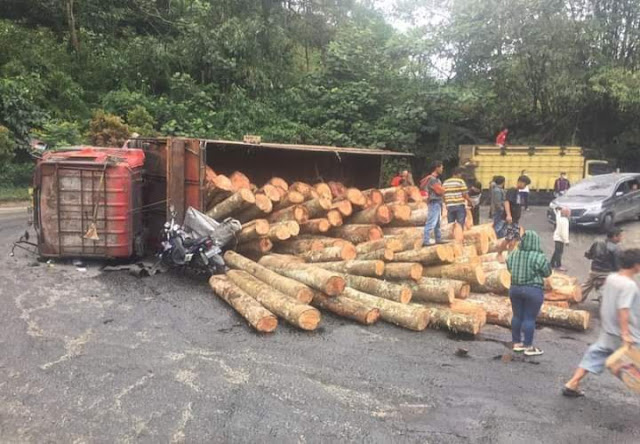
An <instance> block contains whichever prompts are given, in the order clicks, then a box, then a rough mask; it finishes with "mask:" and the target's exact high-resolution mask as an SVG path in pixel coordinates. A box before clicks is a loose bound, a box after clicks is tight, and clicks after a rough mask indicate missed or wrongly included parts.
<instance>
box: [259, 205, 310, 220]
mask: <svg viewBox="0 0 640 444" xmlns="http://www.w3.org/2000/svg"><path fill="white" fill-rule="evenodd" d="M267 219H268V220H269V222H284V221H286V220H295V221H296V222H298V223H301V224H302V223H305V222H306V221H307V220H309V211H308V210H307V208H306V207H303V206H302V205H293V206H291V207H288V208H283V209H282V210H278V211H276V212H273V213H271V214H270V215H269V216H268V217H267Z"/></svg>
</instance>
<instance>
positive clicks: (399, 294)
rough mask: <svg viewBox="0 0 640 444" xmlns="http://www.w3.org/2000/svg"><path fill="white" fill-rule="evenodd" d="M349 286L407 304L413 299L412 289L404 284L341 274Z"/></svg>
mask: <svg viewBox="0 0 640 444" xmlns="http://www.w3.org/2000/svg"><path fill="white" fill-rule="evenodd" d="M340 276H341V277H342V278H343V279H344V280H345V282H346V283H347V286H349V287H351V288H355V289H356V290H359V291H363V292H365V293H368V294H372V295H374V296H378V297H381V298H384V299H389V300H390V301H395V302H400V303H401V304H407V303H409V302H410V301H411V289H410V288H409V287H407V286H404V285H398V284H395V283H391V282H387V281H382V280H380V279H375V278H370V277H366V276H356V275H352V274H341V275H340Z"/></svg>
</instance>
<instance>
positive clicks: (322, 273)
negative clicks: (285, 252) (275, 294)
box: [258, 256, 346, 296]
mask: <svg viewBox="0 0 640 444" xmlns="http://www.w3.org/2000/svg"><path fill="white" fill-rule="evenodd" d="M258 263H259V264H260V265H263V266H265V267H267V268H270V269H271V270H273V271H275V272H276V273H279V274H282V275H284V276H287V277H290V278H291V279H295V280H296V281H299V282H302V283H303V284H306V285H308V286H309V287H311V288H314V289H316V290H318V291H321V292H323V293H325V294H327V295H328V296H337V295H339V294H340V293H342V292H343V291H344V288H345V286H346V282H345V280H344V278H343V277H342V275H341V274H338V273H334V272H332V271H329V270H325V269H324V268H320V267H315V266H313V265H312V264H303V263H297V262H295V261H290V260H286V259H283V258H280V257H276V256H263V257H262V258H261V259H260V261H259V262H258Z"/></svg>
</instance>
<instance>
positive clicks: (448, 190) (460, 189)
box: [442, 177, 467, 207]
mask: <svg viewBox="0 0 640 444" xmlns="http://www.w3.org/2000/svg"><path fill="white" fill-rule="evenodd" d="M442 186H443V187H444V202H445V204H446V205H447V206H448V207H453V206H456V205H464V203H465V198H464V195H465V194H467V184H466V183H465V182H464V180H462V179H461V178H459V177H451V178H449V179H447V180H445V181H444V184H442Z"/></svg>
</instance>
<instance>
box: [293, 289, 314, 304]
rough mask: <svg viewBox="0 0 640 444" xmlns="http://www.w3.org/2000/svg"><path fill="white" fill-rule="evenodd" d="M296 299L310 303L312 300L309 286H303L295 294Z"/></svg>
mask: <svg viewBox="0 0 640 444" xmlns="http://www.w3.org/2000/svg"><path fill="white" fill-rule="evenodd" d="M296 299H297V300H299V301H300V302H302V303H303V304H310V303H311V301H312V300H313V291H312V290H311V289H310V288H303V289H301V290H299V291H298V293H297V294H296Z"/></svg>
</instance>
